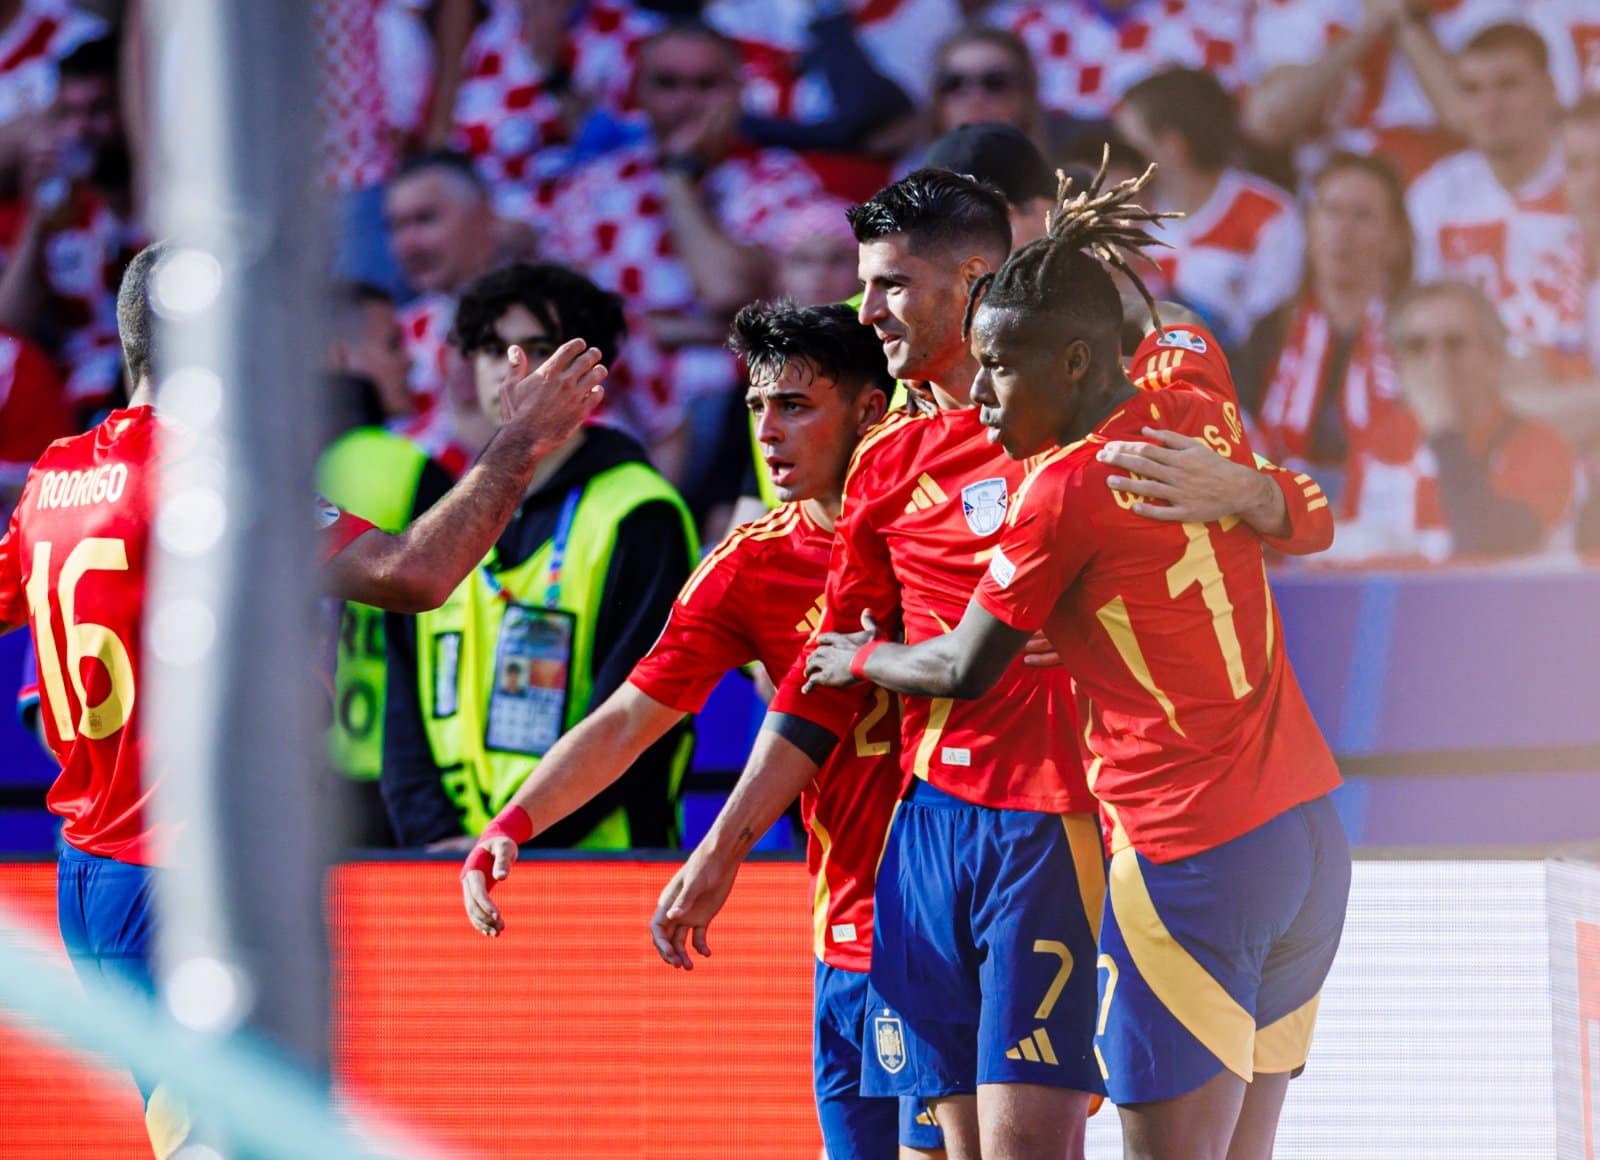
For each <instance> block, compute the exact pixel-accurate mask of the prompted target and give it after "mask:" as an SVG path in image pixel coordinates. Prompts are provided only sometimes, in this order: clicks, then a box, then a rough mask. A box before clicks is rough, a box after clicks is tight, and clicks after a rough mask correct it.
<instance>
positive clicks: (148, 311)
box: [117, 241, 174, 390]
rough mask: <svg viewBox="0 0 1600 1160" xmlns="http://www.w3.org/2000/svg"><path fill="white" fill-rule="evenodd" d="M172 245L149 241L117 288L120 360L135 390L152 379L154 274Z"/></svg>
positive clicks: (154, 352) (154, 353) (153, 357)
mask: <svg viewBox="0 0 1600 1160" xmlns="http://www.w3.org/2000/svg"><path fill="white" fill-rule="evenodd" d="M173 252H174V247H173V245H172V243H171V242H167V241H160V242H152V243H150V244H149V245H148V246H146V247H145V248H144V249H142V250H140V251H139V252H138V253H137V254H135V255H134V256H133V261H131V262H129V263H128V268H127V269H126V270H124V271H123V273H122V285H121V286H119V287H118V289H117V336H118V337H119V338H120V339H121V340H122V361H123V362H124V363H126V364H127V368H128V381H129V382H130V383H131V384H132V386H133V387H134V389H136V390H137V389H138V386H139V380H140V379H141V378H143V377H144V376H145V375H150V376H151V377H152V378H154V377H155V371H154V369H153V364H154V362H155V358H156V354H157V353H158V352H157V350H156V325H157V323H156V317H155V306H154V305H153V303H152V302H151V298H152V294H153V287H152V283H153V282H154V280H155V276H156V271H157V269H158V268H159V267H160V265H161V263H162V262H164V261H166V260H167V258H169V257H171V255H172V254H173Z"/></svg>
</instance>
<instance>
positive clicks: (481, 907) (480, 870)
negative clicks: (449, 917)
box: [461, 834, 517, 938]
mask: <svg viewBox="0 0 1600 1160" xmlns="http://www.w3.org/2000/svg"><path fill="white" fill-rule="evenodd" d="M516 862H517V844H516V842H514V841H512V840H511V839H510V838H508V837H506V836H505V835H504V834H496V835H494V836H492V837H485V838H484V839H483V840H481V841H480V842H478V844H477V845H475V846H474V847H473V848H472V853H471V854H469V855H467V860H466V862H465V863H464V864H463V865H462V867H461V900H462V902H463V903H464V904H465V905H466V908H467V919H468V920H469V921H470V922H471V923H472V925H473V928H474V929H475V930H477V932H478V933H479V934H485V935H488V936H489V937H490V938H497V937H499V935H500V932H501V931H503V930H505V928H506V920H505V918H504V916H502V915H501V913H500V908H499V907H498V906H496V905H495V904H494V903H493V902H491V901H490V900H489V892H490V891H491V890H493V889H494V888H495V886H496V885H498V884H499V883H501V882H504V881H505V880H506V878H508V877H509V876H510V874H511V867H512V866H514V865H516Z"/></svg>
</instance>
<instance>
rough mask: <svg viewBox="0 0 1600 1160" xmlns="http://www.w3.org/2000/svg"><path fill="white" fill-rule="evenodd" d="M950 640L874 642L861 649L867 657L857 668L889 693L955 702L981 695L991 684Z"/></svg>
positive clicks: (974, 660) (972, 659) (973, 659)
mask: <svg viewBox="0 0 1600 1160" xmlns="http://www.w3.org/2000/svg"><path fill="white" fill-rule="evenodd" d="M953 641H954V634H951V633H947V634H945V635H944V636H936V637H934V638H933V639H932V640H925V641H923V642H922V643H921V644H915V645H905V644H893V643H891V642H889V641H875V642H873V643H872V644H870V645H868V646H867V647H866V648H865V649H863V650H862V651H863V652H865V653H867V656H866V658H865V660H864V661H861V662H858V664H857V666H856V667H857V670H858V672H859V674H860V675H861V676H862V677H864V678H865V679H866V680H869V681H871V682H872V683H873V684H875V685H880V686H882V687H883V688H885V689H888V690H889V691H890V692H891V693H905V694H907V695H908V696H913V697H954V698H955V699H957V700H971V699H972V698H974V697H981V696H983V694H984V693H987V692H988V691H989V689H990V687H991V686H992V685H993V681H992V680H991V681H989V682H988V683H985V682H984V680H983V679H982V678H981V677H980V675H979V673H978V671H977V663H976V661H977V658H975V657H970V656H966V657H964V656H962V655H961V652H960V650H959V649H958V648H956V647H955V645H954V643H953Z"/></svg>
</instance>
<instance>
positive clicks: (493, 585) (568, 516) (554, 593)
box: [481, 487, 583, 608]
mask: <svg viewBox="0 0 1600 1160" xmlns="http://www.w3.org/2000/svg"><path fill="white" fill-rule="evenodd" d="M582 499H583V488H582V487H575V488H573V489H572V490H571V491H569V492H567V498H566V499H565V500H563V501H562V503H561V515H560V517H559V518H558V519H557V520H556V534H555V536H554V537H553V538H552V539H551V541H550V562H549V563H548V564H547V565H546V566H545V585H544V606H545V607H546V608H555V607H557V606H558V605H560V603H561V569H562V566H563V565H564V564H565V563H566V560H567V544H568V543H569V542H570V541H571V539H572V524H573V521H574V520H576V519H577V516H578V502H579V501H580V500H582ZM481 570H482V572H483V579H484V583H486V584H488V585H489V591H490V592H491V593H492V594H493V595H495V596H497V597H499V598H500V599H501V600H504V601H506V602H507V603H510V601H511V594H510V593H508V592H507V591H506V590H505V586H504V585H503V584H501V583H500V578H499V577H498V576H496V575H495V574H494V572H493V571H492V570H490V568H489V566H488V565H487V564H484V565H482V566H481Z"/></svg>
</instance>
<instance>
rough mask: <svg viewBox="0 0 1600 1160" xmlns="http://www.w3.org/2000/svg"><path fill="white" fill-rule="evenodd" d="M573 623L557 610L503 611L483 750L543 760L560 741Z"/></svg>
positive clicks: (516, 606)
mask: <svg viewBox="0 0 1600 1160" xmlns="http://www.w3.org/2000/svg"><path fill="white" fill-rule="evenodd" d="M576 627H577V618H576V617H574V616H573V615H572V614H571V613H570V612H566V611H563V610H562V609H559V608H534V607H531V606H529V605H526V604H511V605H508V606H507V607H506V612H505V616H504V618H503V619H502V620H501V622H500V635H499V638H498V639H497V640H496V641H495V646H494V688H493V690H492V691H491V692H490V694H489V719H488V724H487V726H486V729H485V734H484V744H485V745H486V746H487V747H488V748H489V749H494V750H498V751H500V752H502V753H521V754H524V755H526V756H528V757H543V756H544V755H545V754H546V753H548V752H549V751H550V747H551V746H552V745H554V744H555V743H556V738H558V737H560V736H561V731H562V728H563V727H564V726H565V725H566V721H567V698H568V696H570V695H571V683H572V641H573V636H574V632H575V630H576Z"/></svg>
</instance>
